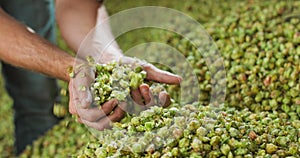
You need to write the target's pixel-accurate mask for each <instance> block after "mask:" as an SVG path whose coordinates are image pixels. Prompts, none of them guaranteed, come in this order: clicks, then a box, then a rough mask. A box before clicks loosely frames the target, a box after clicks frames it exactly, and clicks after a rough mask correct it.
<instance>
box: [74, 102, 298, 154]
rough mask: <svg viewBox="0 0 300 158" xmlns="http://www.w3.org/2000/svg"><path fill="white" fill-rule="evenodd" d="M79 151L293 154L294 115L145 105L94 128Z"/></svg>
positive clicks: (295, 151)
mask: <svg viewBox="0 0 300 158" xmlns="http://www.w3.org/2000/svg"><path fill="white" fill-rule="evenodd" d="M97 138H98V139H99V140H98V141H94V142H90V143H89V144H88V145H87V146H86V147H85V148H84V149H83V150H81V153H79V155H78V157H79V158H84V157H99V158H102V157H103V158H104V157H148V158H158V157H164V158H167V157H189V156H190V157H222V156H224V157H229V158H233V157H247V158H252V157H259V156H262V157H271V156H272V157H287V156H294V157H299V156H300V155H299V150H300V144H299V139H300V121H299V120H291V119H289V118H288V115H287V114H285V113H279V112H274V113H269V112H261V113H252V112H250V111H249V110H248V109H245V110H242V111H239V110H237V109H235V108H222V109H219V112H215V111H214V110H213V109H211V108H210V107H209V106H203V105H201V104H199V103H196V102H195V103H193V104H187V105H184V106H179V105H176V104H173V105H172V107H170V108H166V109H164V108H162V107H157V106H155V107H151V108H150V109H148V110H145V111H143V112H142V113H141V114H140V115H139V116H135V117H132V118H127V121H126V122H124V120H123V122H122V123H115V124H114V125H113V128H112V129H111V130H104V131H103V132H99V133H98V136H97Z"/></svg>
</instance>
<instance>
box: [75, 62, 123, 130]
mask: <svg viewBox="0 0 300 158" xmlns="http://www.w3.org/2000/svg"><path fill="white" fill-rule="evenodd" d="M94 78H95V72H94V71H93V70H92V69H91V68H90V67H89V66H87V65H80V67H77V68H76V69H75V74H74V77H73V78H71V80H70V82H69V92H70V102H69V111H70V113H71V114H74V115H77V116H78V122H81V123H84V124H85V125H87V126H89V127H92V128H95V129H97V130H103V129H105V128H107V127H109V126H110V123H111V121H112V122H116V121H119V120H121V119H122V118H123V117H124V115H125V109H126V103H124V102H123V103H119V102H118V101H117V100H116V99H112V100H109V101H107V102H106V103H104V104H103V105H101V106H93V105H92V102H93V98H92V94H91V91H90V90H89V86H90V84H91V83H92V82H93V81H94ZM99 107H100V108H99Z"/></svg>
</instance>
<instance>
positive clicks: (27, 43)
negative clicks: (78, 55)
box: [0, 8, 74, 81]
mask: <svg viewBox="0 0 300 158" xmlns="http://www.w3.org/2000/svg"><path fill="white" fill-rule="evenodd" d="M0 24H1V25H0V41H1V42H0V59H1V60H3V61H4V62H7V63H9V64H12V65H15V66H18V67H22V68H25V69H29V70H32V71H36V72H40V73H43V74H46V75H49V76H53V77H56V78H59V79H62V80H65V81H69V75H68V72H67V68H68V67H69V66H72V65H73V63H74V58H73V57H72V56H70V55H68V54H67V53H65V52H64V51H62V50H60V49H59V48H57V47H56V46H54V45H53V44H51V43H50V42H48V41H46V40H45V39H43V38H41V37H39V36H38V35H36V34H35V33H32V32H30V31H29V30H28V29H27V28H26V27H25V26H24V25H22V24H21V23H19V22H17V21H16V20H15V19H13V18H12V17H10V16H9V15H8V14H6V13H5V12H4V11H3V10H2V9H1V8H0Z"/></svg>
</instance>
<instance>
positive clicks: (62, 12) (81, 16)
mask: <svg viewBox="0 0 300 158" xmlns="http://www.w3.org/2000/svg"><path fill="white" fill-rule="evenodd" d="M100 5H101V4H100V3H98V2H97V1H96V0H84V1H82V0H57V1H56V21H57V24H58V26H59V28H60V31H61V33H62V36H63V38H64V39H65V41H66V42H67V44H68V45H69V47H70V48H71V49H73V50H74V51H76V52H77V50H78V49H79V46H80V44H81V42H82V40H83V39H84V38H85V36H86V35H87V34H88V32H89V31H90V30H91V29H92V28H94V27H95V25H96V19H97V9H98V8H99V7H100Z"/></svg>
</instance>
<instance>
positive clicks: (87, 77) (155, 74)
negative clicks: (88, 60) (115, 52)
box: [69, 57, 182, 130]
mask: <svg viewBox="0 0 300 158" xmlns="http://www.w3.org/2000/svg"><path fill="white" fill-rule="evenodd" d="M120 60H121V63H123V64H131V65H132V66H141V67H142V68H143V69H144V71H146V72H147V76H146V79H147V80H151V81H156V82H160V83H166V84H179V83H180V82H181V80H182V78H181V77H180V76H177V75H174V74H172V73H170V72H167V71H162V70H160V69H158V68H156V67H155V66H153V65H152V64H149V63H147V62H143V61H141V60H137V59H134V58H131V57H122V58H121V59H120ZM137 61H138V62H137ZM94 79H95V71H94V70H93V69H92V68H91V67H90V66H88V65H84V64H81V65H77V66H75V70H74V77H73V78H71V79H70V82H69V92H70V102H69V111H70V113H71V114H74V115H77V116H78V121H79V122H81V123H84V124H86V125H87V126H89V127H92V128H94V129H97V130H103V129H105V128H108V127H110V125H111V122H117V121H120V120H121V119H122V118H123V117H124V116H125V113H126V109H127V103H126V102H119V101H118V100H116V99H112V100H109V101H107V102H105V103H104V104H103V105H93V96H92V93H91V90H90V85H91V83H92V82H93V81H94ZM131 96H132V98H133V100H134V102H135V103H136V104H137V105H139V106H142V107H144V108H148V107H149V106H151V105H153V104H154V96H153V94H152V93H151V91H150V88H149V86H148V85H147V84H142V85H140V86H139V88H137V89H135V90H132V91H131ZM158 98H159V101H160V105H162V106H163V107H167V106H169V105H170V103H171V101H170V96H169V94H168V93H167V92H165V91H163V92H160V93H159V94H158Z"/></svg>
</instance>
